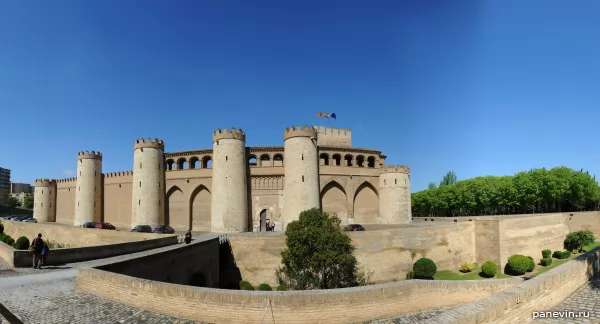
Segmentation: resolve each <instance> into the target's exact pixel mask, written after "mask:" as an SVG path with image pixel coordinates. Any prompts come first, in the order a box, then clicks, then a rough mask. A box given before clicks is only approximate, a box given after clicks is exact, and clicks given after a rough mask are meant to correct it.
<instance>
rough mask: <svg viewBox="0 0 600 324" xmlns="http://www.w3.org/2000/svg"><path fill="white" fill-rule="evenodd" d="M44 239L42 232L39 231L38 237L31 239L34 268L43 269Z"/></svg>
mask: <svg viewBox="0 0 600 324" xmlns="http://www.w3.org/2000/svg"><path fill="white" fill-rule="evenodd" d="M44 244H45V242H44V240H42V233H39V234H38V235H37V237H36V238H34V239H33V241H31V246H30V247H29V249H30V250H31V252H33V268H34V269H41V268H42V264H41V262H42V260H41V259H42V250H43V249H44Z"/></svg>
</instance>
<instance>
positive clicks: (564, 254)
mask: <svg viewBox="0 0 600 324" xmlns="http://www.w3.org/2000/svg"><path fill="white" fill-rule="evenodd" d="M552 257H553V258H556V259H568V258H570V257H571V252H570V251H554V253H552Z"/></svg>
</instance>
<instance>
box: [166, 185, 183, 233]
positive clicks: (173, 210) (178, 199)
mask: <svg viewBox="0 0 600 324" xmlns="http://www.w3.org/2000/svg"><path fill="white" fill-rule="evenodd" d="M166 198H167V199H166V202H167V215H166V216H165V224H167V225H170V226H171V227H173V228H175V229H177V228H178V227H179V224H181V223H184V224H185V223H186V220H187V218H188V212H187V209H186V208H185V195H184V194H183V190H181V188H179V187H178V186H176V185H175V186H172V187H171V188H170V189H169V190H168V191H167V195H166Z"/></svg>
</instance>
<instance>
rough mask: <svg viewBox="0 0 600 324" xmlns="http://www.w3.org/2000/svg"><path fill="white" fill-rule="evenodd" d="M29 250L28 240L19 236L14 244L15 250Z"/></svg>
mask: <svg viewBox="0 0 600 324" xmlns="http://www.w3.org/2000/svg"><path fill="white" fill-rule="evenodd" d="M28 248H29V239H28V238H26V237H25V236H21V237H19V238H18V239H17V241H16V242H15V249H17V250H27V249H28Z"/></svg>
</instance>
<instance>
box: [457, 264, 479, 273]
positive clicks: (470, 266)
mask: <svg viewBox="0 0 600 324" xmlns="http://www.w3.org/2000/svg"><path fill="white" fill-rule="evenodd" d="M475 269H477V265H476V264H475V263H470V262H465V263H463V264H462V265H461V266H460V272H465V273H466V272H471V271H473V270H475Z"/></svg>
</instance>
